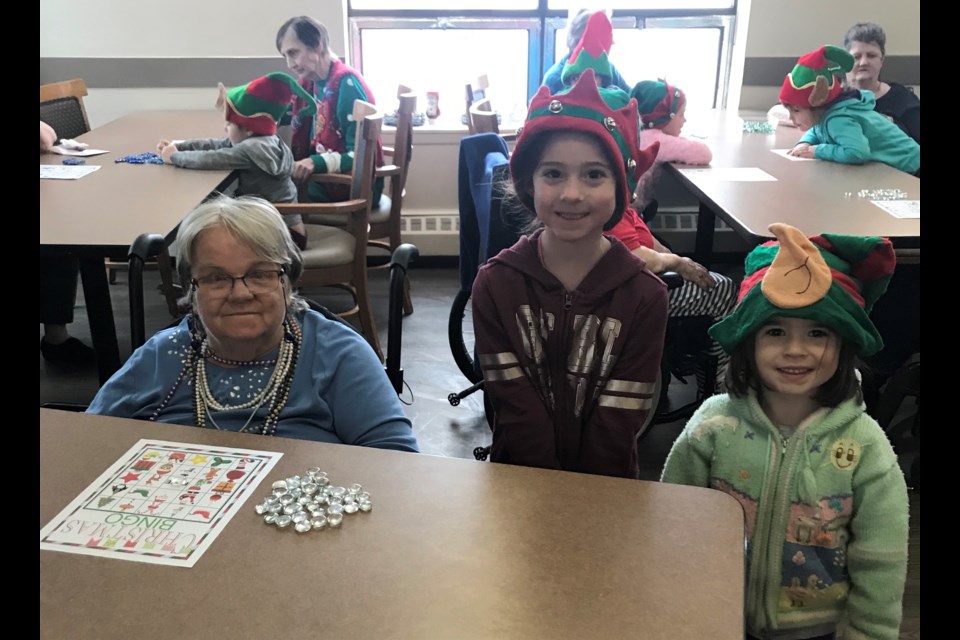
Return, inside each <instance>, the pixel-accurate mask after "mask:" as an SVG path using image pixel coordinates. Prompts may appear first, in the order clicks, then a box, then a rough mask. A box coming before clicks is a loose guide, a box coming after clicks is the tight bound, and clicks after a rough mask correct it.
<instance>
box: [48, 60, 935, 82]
mask: <svg viewBox="0 0 960 640" xmlns="http://www.w3.org/2000/svg"><path fill="white" fill-rule="evenodd" d="M796 61H797V59H796V58H795V57H785V56H756V57H748V58H747V59H746V60H744V67H743V84H744V85H745V86H751V85H752V86H757V85H760V86H762V85H776V86H779V85H780V84H781V83H782V82H783V78H784V76H785V75H786V74H787V72H789V71H790V69H792V68H793V65H794V64H796ZM272 71H287V68H286V64H284V62H283V58H281V57H280V56H279V55H277V56H269V57H239V58H238V57H232V58H40V84H45V83H48V82H59V81H60V80H69V79H71V78H83V80H84V82H86V83H87V86H88V87H91V88H97V89H99V88H102V89H146V88H166V87H211V86H216V83H217V82H222V83H224V84H225V85H227V86H236V85H239V84H244V83H247V82H250V80H251V79H252V78H256V77H258V76H262V75H265V74H267V73H270V72H272ZM882 77H883V79H884V80H887V81H889V82H899V83H900V84H909V85H919V84H920V56H919V55H916V56H899V55H888V56H887V58H886V60H884V63H883V75H882Z"/></svg>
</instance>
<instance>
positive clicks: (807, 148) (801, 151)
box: [787, 142, 817, 158]
mask: <svg viewBox="0 0 960 640" xmlns="http://www.w3.org/2000/svg"><path fill="white" fill-rule="evenodd" d="M816 148H817V146H816V145H810V144H807V143H806V142H801V143H800V144H798V145H797V146H795V147H794V148H793V149H790V151H787V155H788V156H795V157H797V158H816V157H817V156H816V155H814V150H815V149H816Z"/></svg>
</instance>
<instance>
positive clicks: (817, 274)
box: [710, 223, 896, 356]
mask: <svg viewBox="0 0 960 640" xmlns="http://www.w3.org/2000/svg"><path fill="white" fill-rule="evenodd" d="M770 232H771V233H772V234H773V235H774V236H776V238H777V240H772V241H770V242H766V243H764V244H762V245H760V246H759V247H757V248H755V249H754V250H753V251H751V252H750V254H749V255H748V256H747V260H746V270H745V272H744V278H743V282H742V283H741V284H740V295H739V297H738V300H737V306H736V308H734V310H733V313H731V314H730V315H728V316H727V317H726V318H724V319H723V320H721V321H720V322H718V323H716V324H714V325H713V326H712V327H710V335H711V336H713V339H714V340H716V341H717V342H719V343H720V345H721V346H722V347H723V348H724V350H726V351H727V352H730V351H732V350H733V349H734V348H735V347H736V346H737V345H738V344H740V342H742V341H743V340H744V339H746V338H749V337H750V336H752V335H753V334H754V333H756V332H757V331H758V330H759V329H760V327H761V326H763V323H764V322H766V321H767V320H769V319H770V318H771V317H773V316H786V317H790V318H807V319H811V320H817V321H818V322H821V323H823V325H824V326H826V327H829V328H830V329H832V330H834V331H836V332H837V334H838V335H839V336H840V338H841V339H842V340H844V341H845V342H848V343H850V344H852V345H854V347H855V348H856V351H857V354H858V355H860V356H868V355H871V354H873V353H876V352H877V351H879V350H880V349H881V348H882V347H883V340H882V339H881V337H880V334H879V333H878V332H877V329H876V327H875V326H873V322H871V321H870V315H869V314H870V310H871V309H872V308H873V305H874V303H875V302H876V301H877V299H878V298H879V297H880V296H881V295H882V294H883V292H884V291H886V289H887V284H888V283H889V282H890V276H891V275H893V268H894V266H895V264H896V258H895V256H894V252H893V245H891V244H890V241H889V240H887V239H886V238H878V237H864V236H845V235H836V234H827V233H825V234H823V235H820V236H812V237H809V238H808V237H806V236H804V235H803V233H802V232H801V231H799V230H798V229H796V228H794V227H791V226H790V225H786V224H782V223H776V224H772V225H770Z"/></svg>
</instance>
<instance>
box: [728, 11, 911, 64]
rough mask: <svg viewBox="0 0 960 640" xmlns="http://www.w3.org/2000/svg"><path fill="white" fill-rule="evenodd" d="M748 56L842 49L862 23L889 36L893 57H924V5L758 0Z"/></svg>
mask: <svg viewBox="0 0 960 640" xmlns="http://www.w3.org/2000/svg"><path fill="white" fill-rule="evenodd" d="M752 5H753V6H752V8H751V11H750V32H749V35H748V37H747V50H746V53H747V56H748V57H757V56H799V55H800V54H802V53H805V52H807V51H811V50H813V49H815V48H817V47H819V46H820V45H823V44H837V45H839V44H842V43H843V34H844V33H845V32H846V31H847V29H848V28H849V27H851V26H852V25H854V24H856V23H857V22H876V23H877V24H879V25H880V26H882V27H883V30H884V31H886V33H887V54H888V55H889V54H892V55H920V0H803V1H802V2H789V1H788V0H752Z"/></svg>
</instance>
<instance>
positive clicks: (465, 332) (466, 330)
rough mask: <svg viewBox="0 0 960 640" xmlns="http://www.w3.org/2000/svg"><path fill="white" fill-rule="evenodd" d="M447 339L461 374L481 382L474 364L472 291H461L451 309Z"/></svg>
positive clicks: (473, 380) (472, 380) (470, 379)
mask: <svg viewBox="0 0 960 640" xmlns="http://www.w3.org/2000/svg"><path fill="white" fill-rule="evenodd" d="M447 338H448V339H449V340H450V352H451V353H452V354H453V359H454V361H455V362H456V363H457V367H458V368H459V369H460V372H461V373H462V374H463V375H464V376H466V378H467V380H469V381H470V382H480V380H481V379H482V376H481V375H480V372H479V371H478V367H476V366H475V364H474V362H473V349H474V342H473V312H472V310H471V308H470V291H459V292H458V293H457V297H456V298H454V299H453V306H452V307H451V308H450V319H449V320H448V321H447Z"/></svg>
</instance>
